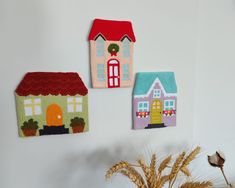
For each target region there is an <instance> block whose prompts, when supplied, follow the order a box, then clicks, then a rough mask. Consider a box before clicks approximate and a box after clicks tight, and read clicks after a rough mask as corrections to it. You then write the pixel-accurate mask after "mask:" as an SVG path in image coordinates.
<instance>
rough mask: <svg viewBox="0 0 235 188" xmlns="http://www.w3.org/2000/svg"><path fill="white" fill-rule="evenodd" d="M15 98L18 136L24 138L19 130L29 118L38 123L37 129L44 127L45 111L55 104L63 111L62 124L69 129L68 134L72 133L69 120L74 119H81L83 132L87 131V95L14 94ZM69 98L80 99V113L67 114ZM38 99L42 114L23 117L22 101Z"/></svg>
mask: <svg viewBox="0 0 235 188" xmlns="http://www.w3.org/2000/svg"><path fill="white" fill-rule="evenodd" d="M15 97H16V110H17V119H18V128H19V136H22V137H24V135H23V132H22V130H21V126H22V125H23V123H24V121H27V120H29V119H31V118H33V119H34V120H35V121H37V122H38V126H39V129H42V128H43V125H46V111H47V107H48V106H49V105H50V104H53V103H54V104H57V105H59V106H60V107H61V109H62V111H63V124H64V125H65V127H66V128H69V133H73V132H72V129H71V127H70V120H71V119H72V118H74V117H77V116H78V117H82V118H84V120H85V123H86V125H85V129H84V132H86V131H88V130H89V124H88V123H89V122H88V95H86V96H80V95H75V96H61V95H58V96H54V95H48V96H42V95H39V96H33V95H29V96H26V97H24V96H19V95H17V94H15ZM69 97H82V100H83V102H82V112H74V113H73V112H72V113H71V112H67V98H69ZM36 98H40V99H41V109H42V114H41V115H34V116H25V111H24V100H25V99H36ZM39 129H38V130H39ZM37 135H38V136H39V132H38V131H37Z"/></svg>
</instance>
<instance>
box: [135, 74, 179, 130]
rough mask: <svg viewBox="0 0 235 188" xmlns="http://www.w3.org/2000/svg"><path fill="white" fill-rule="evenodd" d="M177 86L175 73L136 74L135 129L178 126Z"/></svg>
mask: <svg viewBox="0 0 235 188" xmlns="http://www.w3.org/2000/svg"><path fill="white" fill-rule="evenodd" d="M176 114H177V85H176V80H175V74H174V73H173V72H141V73H137V74H136V81H135V87H134V90H133V120H134V121H133V122H134V126H133V128H134V129H152V128H163V127H170V126H176Z"/></svg>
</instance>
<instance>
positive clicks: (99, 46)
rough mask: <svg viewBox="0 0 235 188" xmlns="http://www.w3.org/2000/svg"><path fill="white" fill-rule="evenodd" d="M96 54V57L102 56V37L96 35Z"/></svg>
mask: <svg viewBox="0 0 235 188" xmlns="http://www.w3.org/2000/svg"><path fill="white" fill-rule="evenodd" d="M96 55H97V56H98V57H102V56H104V39H103V38H102V37H98V39H97V40H96Z"/></svg>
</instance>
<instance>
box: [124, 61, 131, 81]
mask: <svg viewBox="0 0 235 188" xmlns="http://www.w3.org/2000/svg"><path fill="white" fill-rule="evenodd" d="M122 80H130V68H129V64H123V65H122Z"/></svg>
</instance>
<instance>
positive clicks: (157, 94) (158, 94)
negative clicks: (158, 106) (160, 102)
mask: <svg viewBox="0 0 235 188" xmlns="http://www.w3.org/2000/svg"><path fill="white" fill-rule="evenodd" d="M161 95H162V91H161V89H154V90H153V98H155V99H159V98H161Z"/></svg>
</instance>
